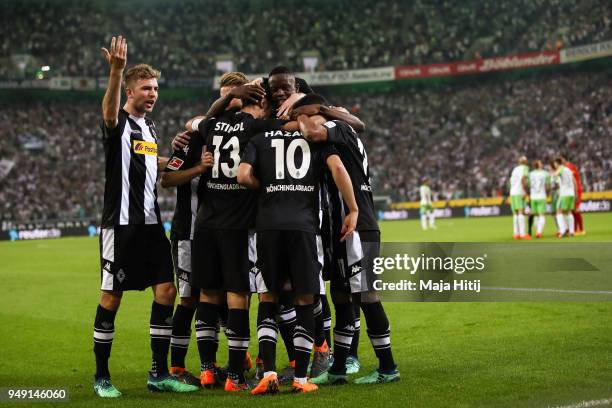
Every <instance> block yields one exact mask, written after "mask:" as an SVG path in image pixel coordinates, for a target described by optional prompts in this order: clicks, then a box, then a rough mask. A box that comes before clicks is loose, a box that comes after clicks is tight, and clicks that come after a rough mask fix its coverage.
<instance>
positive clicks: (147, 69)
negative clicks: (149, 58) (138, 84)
mask: <svg viewBox="0 0 612 408" xmlns="http://www.w3.org/2000/svg"><path fill="white" fill-rule="evenodd" d="M160 76H161V72H159V71H158V70H156V69H155V68H153V67H152V66H150V65H148V64H138V65H134V66H133V67H131V68H129V69H128V70H127V71H125V74H124V75H123V86H124V87H126V88H127V87H129V86H130V85H132V84H133V83H134V82H135V81H137V80H139V79H152V78H155V79H159V77H160Z"/></svg>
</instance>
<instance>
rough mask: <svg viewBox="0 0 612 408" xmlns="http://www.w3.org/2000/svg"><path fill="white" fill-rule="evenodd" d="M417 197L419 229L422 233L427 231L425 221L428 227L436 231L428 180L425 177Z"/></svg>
mask: <svg viewBox="0 0 612 408" xmlns="http://www.w3.org/2000/svg"><path fill="white" fill-rule="evenodd" d="M419 195H420V196H421V208H420V213H421V228H422V229H423V231H425V230H427V221H429V227H430V228H431V229H436V224H435V222H436V216H435V214H434V209H433V204H432V199H431V188H429V179H427V177H425V178H423V184H421V187H420V188H419Z"/></svg>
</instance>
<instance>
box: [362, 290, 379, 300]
mask: <svg viewBox="0 0 612 408" xmlns="http://www.w3.org/2000/svg"><path fill="white" fill-rule="evenodd" d="M360 298H361V299H360V301H361V303H376V302H380V297H378V293H377V292H376V291H375V290H369V291H367V292H362V293H361V296H360Z"/></svg>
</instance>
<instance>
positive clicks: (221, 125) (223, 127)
mask: <svg viewBox="0 0 612 408" xmlns="http://www.w3.org/2000/svg"><path fill="white" fill-rule="evenodd" d="M215 130H217V131H220V132H226V133H231V132H238V131H240V132H244V123H243V122H240V123H236V124H235V125H230V124H229V123H225V122H217V124H216V125H215Z"/></svg>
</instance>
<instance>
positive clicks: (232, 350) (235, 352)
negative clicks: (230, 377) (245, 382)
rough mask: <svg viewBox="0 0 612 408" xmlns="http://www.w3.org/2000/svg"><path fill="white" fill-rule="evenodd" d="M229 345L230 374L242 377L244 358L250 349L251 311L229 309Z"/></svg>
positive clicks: (227, 330) (226, 333)
mask: <svg viewBox="0 0 612 408" xmlns="http://www.w3.org/2000/svg"><path fill="white" fill-rule="evenodd" d="M225 335H226V336H227V345H228V348H229V372H230V373H232V374H237V375H242V374H243V373H244V358H245V357H246V352H247V350H248V349H249V337H250V335H251V333H250V330H249V311H248V310H244V309H229V313H228V314H227V328H226V329H225Z"/></svg>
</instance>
